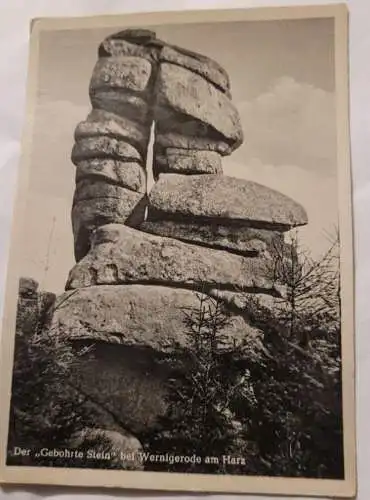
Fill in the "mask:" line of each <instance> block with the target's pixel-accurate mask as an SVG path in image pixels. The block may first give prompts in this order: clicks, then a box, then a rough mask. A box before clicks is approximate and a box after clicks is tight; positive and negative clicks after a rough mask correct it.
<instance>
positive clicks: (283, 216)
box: [149, 174, 307, 230]
mask: <svg viewBox="0 0 370 500" xmlns="http://www.w3.org/2000/svg"><path fill="white" fill-rule="evenodd" d="M156 212H157V213H156ZM166 216H169V217H178V218H181V217H192V218H195V217H196V218H198V217H199V218H208V219H211V220H212V221H214V222H216V221H220V223H221V221H222V220H223V221H227V222H228V223H232V222H240V221H244V222H245V223H246V225H250V226H255V227H270V228H276V229H277V230H287V229H289V228H292V227H294V226H299V225H303V224H306V223H307V214H306V212H305V210H304V209H303V207H302V206H301V205H299V204H298V203H296V202H295V201H294V200H292V199H291V198H288V197H287V196H285V195H283V194H281V193H280V192H278V191H275V190H273V189H270V188H268V187H266V186H262V185H261V184H257V183H255V182H251V181H246V180H244V179H237V178H234V177H227V176H219V175H187V176H185V175H176V174H163V175H161V176H160V178H159V181H158V182H157V183H156V184H155V185H154V187H153V188H152V190H151V192H150V194H149V218H150V219H158V218H160V219H162V218H165V217H166Z"/></svg>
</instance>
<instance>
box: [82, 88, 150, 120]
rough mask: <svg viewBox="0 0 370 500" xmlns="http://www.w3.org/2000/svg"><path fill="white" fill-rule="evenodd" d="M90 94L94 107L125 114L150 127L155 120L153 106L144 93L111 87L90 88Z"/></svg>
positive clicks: (119, 114) (120, 114) (121, 114)
mask: <svg viewBox="0 0 370 500" xmlns="http://www.w3.org/2000/svg"><path fill="white" fill-rule="evenodd" d="M89 95H90V101H91V105H92V107H93V108H94V109H99V110H103V111H108V112H110V113H115V114H117V115H118V116H125V117H127V118H129V119H130V120H134V121H137V122H139V123H141V124H143V125H145V126H147V127H150V125H151V123H152V121H153V113H152V108H151V106H148V102H147V100H146V99H145V96H144V95H142V94H141V95H137V94H130V93H127V92H122V91H120V90H117V89H114V88H111V89H90V91H89Z"/></svg>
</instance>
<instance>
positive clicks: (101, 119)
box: [74, 109, 150, 156]
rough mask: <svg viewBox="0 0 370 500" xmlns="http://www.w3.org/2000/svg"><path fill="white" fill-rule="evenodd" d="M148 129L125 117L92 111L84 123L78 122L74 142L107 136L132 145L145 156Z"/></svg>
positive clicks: (101, 111)
mask: <svg viewBox="0 0 370 500" xmlns="http://www.w3.org/2000/svg"><path fill="white" fill-rule="evenodd" d="M149 132H150V130H149V129H148V127H145V126H143V125H141V124H139V123H137V122H135V121H134V120H130V119H129V118H127V117H125V116H118V115H115V114H114V113H110V112H108V111H104V110H101V109H93V110H92V111H91V112H90V113H89V115H88V117H87V118H86V120H85V121H82V122H80V123H79V124H78V125H77V127H76V129H75V134H74V137H75V140H76V141H79V140H80V139H85V138H90V137H99V136H102V135H107V136H109V137H113V138H114V139H118V140H124V141H126V142H129V143H130V144H132V145H133V146H134V147H135V148H136V149H138V150H139V151H140V153H141V154H142V155H143V156H146V149H147V146H148V142H149Z"/></svg>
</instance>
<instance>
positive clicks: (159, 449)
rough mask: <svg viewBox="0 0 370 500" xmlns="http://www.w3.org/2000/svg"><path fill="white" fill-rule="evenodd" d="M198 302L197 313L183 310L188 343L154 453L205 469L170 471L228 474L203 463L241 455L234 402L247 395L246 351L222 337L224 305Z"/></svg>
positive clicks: (178, 349)
mask: <svg viewBox="0 0 370 500" xmlns="http://www.w3.org/2000/svg"><path fill="white" fill-rule="evenodd" d="M197 298H198V301H199V306H198V308H197V309H193V310H184V322H185V325H186V327H187V329H186V342H185V344H183V345H177V346H175V355H174V357H173V366H172V378H171V379H170V380H169V383H168V391H169V392H168V400H167V403H168V411H167V414H166V416H165V417H164V418H162V419H161V420H160V424H161V427H162V431H161V432H159V433H157V434H156V435H155V436H153V437H152V440H151V442H150V451H151V452H155V453H176V454H178V455H193V454H194V455H196V456H198V457H201V458H202V465H199V464H191V463H190V464H181V463H180V464H176V463H175V464H172V465H169V466H168V470H171V471H176V472H191V471H195V472H206V473H210V472H220V471H221V472H225V471H226V469H227V464H224V463H223V462H222V460H220V461H219V463H212V464H211V463H210V464H206V463H205V461H204V458H205V457H206V456H215V457H221V456H222V455H223V454H233V452H236V451H237V452H238V453H239V449H240V422H238V420H237V418H236V415H235V412H233V411H232V410H231V405H230V402H231V401H232V400H233V399H234V398H235V397H236V395H237V394H241V393H242V391H243V390H245V374H244V372H245V368H244V367H243V362H242V359H243V356H242V353H243V347H244V346H243V345H242V344H239V345H237V344H236V343H230V341H229V340H228V338H227V336H226V335H225V334H224V333H223V330H224V327H225V326H226V325H227V323H228V317H227V316H226V315H225V313H224V311H223V309H222V306H221V302H220V301H219V300H217V299H213V298H211V297H209V296H207V295H204V294H202V293H200V294H197ZM238 360H239V361H238ZM160 469H161V470H163V465H162V464H161V465H160Z"/></svg>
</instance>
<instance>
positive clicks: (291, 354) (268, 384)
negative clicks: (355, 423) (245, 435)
mask: <svg viewBox="0 0 370 500" xmlns="http://www.w3.org/2000/svg"><path fill="white" fill-rule="evenodd" d="M338 247H339V241H338V239H336V240H335V241H333V242H331V245H330V248H329V250H328V251H327V252H326V253H325V254H324V255H323V257H322V258H321V259H319V260H317V261H313V260H312V259H310V258H309V257H308V256H307V254H306V253H305V252H304V251H303V250H302V249H301V247H300V244H299V241H298V238H297V237H296V235H293V237H292V240H291V242H290V251H291V257H290V258H286V248H282V247H281V248H276V249H275V250H276V251H275V255H274V269H275V271H276V278H278V279H279V281H280V282H282V283H284V285H285V295H284V296H283V297H282V298H281V299H280V300H277V301H276V307H275V308H273V309H269V308H266V307H264V306H263V305H262V303H261V301H260V300H259V299H258V298H253V299H249V303H248V305H247V307H246V309H247V312H248V315H249V317H250V319H251V320H252V321H253V323H254V324H255V325H256V326H258V327H259V328H261V329H262V330H263V332H264V339H265V340H264V342H265V347H266V348H267V351H268V353H269V354H267V355H266V354H265V358H264V360H263V362H262V363H261V364H255V365H254V366H253V368H252V370H251V373H252V384H253V388H254V393H255V396H256V399H257V402H258V404H257V405H256V407H255V408H254V409H253V411H252V413H250V411H249V412H248V415H246V418H247V419H248V421H249V422H251V431H250V432H251V436H252V437H253V439H254V440H255V441H256V443H257V445H258V449H259V453H260V462H261V470H260V472H261V473H263V474H269V475H284V476H305V477H325V478H338V477H343V455H342V451H343V450H342V420H341V418H342V411H341V404H342V401H341V349H340V286H339V259H338ZM248 410H249V409H248Z"/></svg>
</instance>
